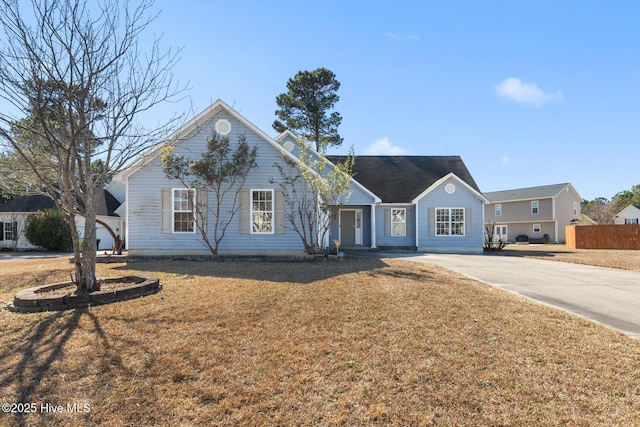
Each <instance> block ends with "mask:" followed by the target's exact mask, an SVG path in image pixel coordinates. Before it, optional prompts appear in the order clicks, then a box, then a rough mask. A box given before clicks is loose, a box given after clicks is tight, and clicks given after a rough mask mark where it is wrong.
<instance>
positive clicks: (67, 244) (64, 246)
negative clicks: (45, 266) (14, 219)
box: [24, 209, 73, 251]
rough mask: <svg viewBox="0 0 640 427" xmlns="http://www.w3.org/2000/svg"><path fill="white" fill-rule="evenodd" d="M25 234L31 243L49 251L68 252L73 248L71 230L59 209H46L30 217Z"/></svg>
mask: <svg viewBox="0 0 640 427" xmlns="http://www.w3.org/2000/svg"><path fill="white" fill-rule="evenodd" d="M24 234H25V236H26V238H27V240H28V241H29V243H31V244H32V245H35V246H40V247H42V248H45V249H46V250H48V251H67V250H69V249H71V248H72V247H73V243H72V241H71V228H70V227H69V224H67V221H66V220H65V219H64V218H63V217H62V216H61V215H60V213H59V212H58V210H57V209H45V210H42V211H38V212H36V213H34V214H31V215H29V216H28V217H27V221H26V223H25V227H24Z"/></svg>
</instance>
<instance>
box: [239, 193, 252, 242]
mask: <svg viewBox="0 0 640 427" xmlns="http://www.w3.org/2000/svg"><path fill="white" fill-rule="evenodd" d="M250 205H251V200H250V194H249V190H240V234H249V233H251V218H250V209H249V208H250Z"/></svg>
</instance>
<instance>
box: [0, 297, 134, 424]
mask: <svg viewBox="0 0 640 427" xmlns="http://www.w3.org/2000/svg"><path fill="white" fill-rule="evenodd" d="M45 316H46V317H44V318H38V319H36V320H34V321H33V323H32V324H31V326H30V327H27V328H25V330H24V332H23V333H22V334H21V335H20V336H17V337H16V338H15V339H14V340H13V342H12V345H9V346H5V348H3V349H2V350H1V351H0V365H1V366H3V369H2V370H0V389H5V390H7V389H11V388H13V392H12V393H10V394H9V393H6V394H4V396H3V397H4V399H3V403H16V404H18V403H26V404H33V405H36V407H35V411H34V410H31V411H30V412H26V411H24V412H12V413H10V414H9V416H12V417H13V418H12V420H11V421H10V425H16V426H26V425H32V424H33V417H36V416H38V417H40V421H41V422H45V421H46V417H47V413H46V411H45V412H44V413H43V411H42V410H41V407H40V404H41V403H45V402H46V403H51V404H52V405H55V406H57V405H62V406H63V407H65V408H66V405H67V403H73V402H67V401H64V402H57V401H55V398H54V397H51V396H55V393H56V391H57V390H56V387H57V384H58V382H57V379H58V378H61V376H64V375H65V374H66V375H74V374H77V375H81V376H82V375H86V374H87V371H88V370H89V369H90V368H91V366H92V365H93V364H96V363H99V362H98V361H100V363H103V362H104V361H105V360H108V362H107V363H109V364H110V366H113V367H116V368H117V367H120V368H122V364H121V363H119V362H118V361H119V356H118V355H117V353H116V352H115V351H113V347H112V344H111V343H110V341H109V338H108V337H107V335H106V334H105V332H104V330H103V329H102V327H101V325H100V322H99V320H98V318H97V317H96V316H95V315H94V314H93V313H90V312H89V311H88V310H87V309H78V310H74V311H73V312H69V311H57V312H51V313H46V314H45ZM83 316H86V317H88V318H89V319H90V320H91V322H92V323H93V327H94V330H93V332H95V334H96V336H97V337H98V338H99V339H98V340H97V341H98V342H99V343H100V345H96V346H94V347H93V355H95V357H87V358H85V359H84V360H75V361H73V363H71V365H73V366H74V370H75V371H76V372H60V371H64V370H65V368H64V366H65V365H67V363H64V358H65V347H66V346H67V345H68V344H69V341H70V339H71V338H72V337H73V335H74V332H76V330H77V329H78V324H79V322H80V319H81V318H82V317H83ZM14 359H17V360H16V362H15V363H14V362H13V360H14ZM61 362H62V363H61ZM58 365H62V366H63V367H58ZM42 396H49V398H50V399H51V400H47V398H43V397H42ZM29 409H32V408H29ZM3 415H7V414H3Z"/></svg>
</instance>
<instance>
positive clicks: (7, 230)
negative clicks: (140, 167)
mask: <svg viewBox="0 0 640 427" xmlns="http://www.w3.org/2000/svg"><path fill="white" fill-rule="evenodd" d="M119 206H120V201H119V200H118V199H116V198H115V197H114V196H113V195H112V194H111V193H110V192H109V191H107V190H105V191H104V197H103V198H101V199H100V201H99V206H98V216H97V218H98V219H99V220H101V221H103V222H105V223H106V224H108V225H109V227H111V229H112V230H113V231H114V232H116V233H121V230H122V229H123V228H122V226H123V224H122V222H121V219H120V216H119V215H118V213H117V212H116V210H117V209H118V207H119ZM54 207H55V205H54V203H53V200H51V199H50V198H49V197H46V196H43V195H39V194H38V195H37V194H34V195H27V196H22V197H18V198H17V199H13V200H10V201H8V202H7V203H4V204H2V205H0V250H1V249H11V250H29V249H38V248H37V247H35V246H33V245H32V244H31V243H29V242H28V241H27V239H26V237H25V234H24V224H25V221H26V220H27V217H28V216H29V215H30V214H32V213H34V212H37V211H40V210H43V209H50V208H54ZM76 226H77V228H78V233H79V234H80V237H82V235H83V234H84V218H83V217H82V216H80V215H78V216H76ZM96 236H97V238H98V239H100V243H99V246H98V249H99V250H111V248H112V247H113V238H112V237H111V234H109V232H108V231H107V230H106V229H105V228H104V227H103V226H102V225H100V224H98V225H97V227H96Z"/></svg>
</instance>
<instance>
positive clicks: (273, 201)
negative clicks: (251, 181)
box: [249, 188, 276, 234]
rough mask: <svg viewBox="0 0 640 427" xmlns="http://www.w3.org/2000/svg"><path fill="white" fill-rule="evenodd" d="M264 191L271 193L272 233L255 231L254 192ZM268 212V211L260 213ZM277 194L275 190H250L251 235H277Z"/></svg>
mask: <svg viewBox="0 0 640 427" xmlns="http://www.w3.org/2000/svg"><path fill="white" fill-rule="evenodd" d="M254 191H264V192H269V193H271V231H254V229H253V214H254V212H255V211H254V210H253V192H254ZM258 212H262V213H265V212H268V211H258ZM275 221H276V192H275V190H274V189H273V188H251V189H250V190H249V231H250V233H251V234H275V233H276V223H275Z"/></svg>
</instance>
